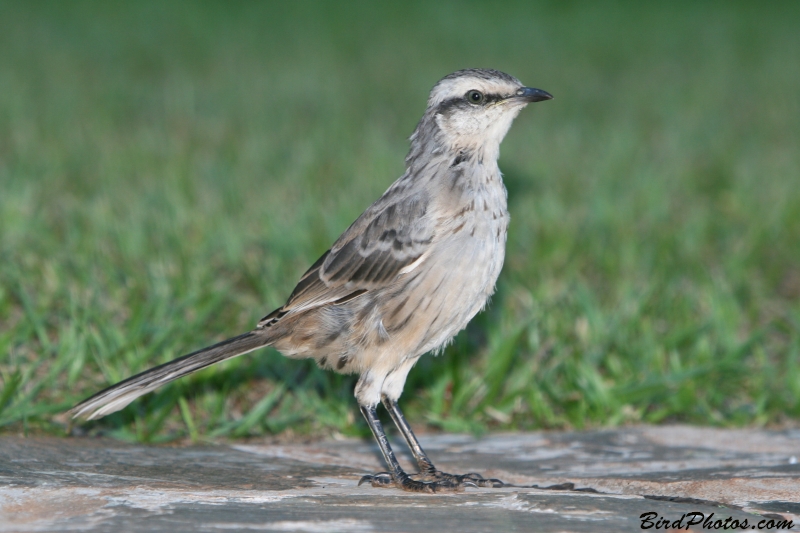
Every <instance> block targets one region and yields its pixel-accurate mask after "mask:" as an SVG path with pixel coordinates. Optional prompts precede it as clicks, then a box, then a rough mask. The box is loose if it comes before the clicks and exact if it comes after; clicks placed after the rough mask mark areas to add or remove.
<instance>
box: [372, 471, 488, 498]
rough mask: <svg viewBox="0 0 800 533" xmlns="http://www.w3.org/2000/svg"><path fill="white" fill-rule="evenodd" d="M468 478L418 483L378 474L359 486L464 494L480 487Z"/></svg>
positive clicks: (456, 477)
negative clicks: (470, 488)
mask: <svg viewBox="0 0 800 533" xmlns="http://www.w3.org/2000/svg"><path fill="white" fill-rule="evenodd" d="M447 475H449V474H447ZM469 475H471V474H467V475H466V476H469ZM466 476H450V478H444V477H443V478H441V479H434V480H430V481H428V480H424V481H417V480H415V479H411V477H410V476H408V475H407V474H405V473H402V474H401V475H400V476H397V477H395V476H392V474H391V473H390V472H378V473H377V474H372V475H368V476H364V477H362V478H361V481H359V482H358V484H359V486H360V485H362V484H363V483H369V484H370V485H372V486H373V487H378V488H388V487H397V488H398V489H402V490H404V491H406V492H427V493H429V494H434V493H441V492H463V491H464V489H465V488H466V487H478V485H477V484H476V483H475V482H473V481H472V480H471V479H469V478H467V477H466ZM479 477H480V476H479ZM459 478H464V479H459ZM481 479H483V478H481ZM484 481H485V480H484ZM495 481H496V480H495ZM485 486H491V485H485Z"/></svg>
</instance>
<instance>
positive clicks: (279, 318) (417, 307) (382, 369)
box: [71, 69, 552, 490]
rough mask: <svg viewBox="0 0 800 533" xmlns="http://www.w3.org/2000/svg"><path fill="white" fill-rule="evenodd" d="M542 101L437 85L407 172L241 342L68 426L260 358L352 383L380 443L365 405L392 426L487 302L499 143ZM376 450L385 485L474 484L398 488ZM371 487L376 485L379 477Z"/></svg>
mask: <svg viewBox="0 0 800 533" xmlns="http://www.w3.org/2000/svg"><path fill="white" fill-rule="evenodd" d="M549 98H552V97H551V96H550V95H549V94H547V93H545V92H544V91H540V90H538V89H530V88H527V87H523V85H522V84H521V83H520V82H519V81H518V80H517V79H516V78H514V77H512V76H509V75H508V74H505V73H502V72H498V71H496V70H488V69H470V70H462V71H458V72H455V73H453V74H450V75H449V76H446V77H445V78H443V79H442V80H440V81H439V83H437V84H436V85H435V86H434V88H433V90H432V91H431V95H430V97H429V99H428V106H427V109H426V110H425V113H424V115H423V117H422V119H421V120H420V122H419V124H418V125H417V128H416V130H415V131H414V133H413V135H412V136H411V148H410V150H409V153H408V156H407V158H406V172H405V173H404V174H403V176H402V177H400V179H398V180H397V181H396V182H394V183H393V184H392V185H391V186H390V187H389V189H388V190H387V191H386V192H385V193H384V194H383V196H381V197H380V198H379V199H378V200H377V201H376V202H375V203H374V204H372V205H371V206H370V207H369V208H367V210H366V211H365V212H364V213H363V214H362V215H361V216H360V217H358V219H356V221H355V222H353V224H352V225H351V226H350V227H349V228H348V229H347V230H346V231H345V232H344V233H343V234H342V236H341V237H339V239H338V240H337V241H336V242H335V243H334V244H333V246H332V247H331V249H330V250H328V251H327V252H326V253H325V254H324V255H323V256H322V257H321V258H320V259H319V260H318V261H317V262H316V263H314V265H313V266H312V267H311V268H310V269H309V270H308V271H307V272H306V273H305V274H304V275H303V276H302V278H301V279H300V281H299V282H298V284H297V286H296V287H295V289H294V291H293V292H292V294H291V296H290V297H289V299H288V300H287V302H286V303H285V304H284V305H283V306H282V307H281V308H279V309H277V310H275V311H273V312H272V313H270V314H269V315H267V316H266V317H264V318H263V319H262V320H261V321H260V322H259V323H258V325H257V326H256V328H255V329H254V330H253V331H251V332H249V333H245V334H244V335H240V336H239V337H235V338H233V339H230V340H228V341H224V342H222V343H220V344H217V345H215V346H212V347H210V348H206V349H204V350H200V351H198V352H195V353H194V354H190V355H187V356H184V357H182V358H180V359H176V360H175V361H172V362H169V363H167V364H165V365H161V366H159V367H156V368H154V369H151V370H148V371H145V372H143V373H141V374H139V375H137V376H134V377H132V378H129V379H127V380H125V381H123V382H121V383H119V384H117V385H114V386H112V387H110V388H108V389H106V390H105V391H102V392H100V393H98V394H96V395H95V396H93V397H91V398H89V399H88V400H86V401H84V402H82V403H81V404H79V405H77V406H76V407H75V408H73V409H72V411H71V412H72V414H73V415H74V416H87V417H88V418H98V417H101V416H104V415H106V414H108V413H111V412H114V411H116V410H118V409H121V408H123V407H124V406H125V405H127V404H128V403H130V402H131V401H133V400H134V399H135V398H137V397H138V396H141V395H142V394H145V393H147V392H150V391H152V390H154V389H155V388H157V387H158V386H160V385H162V384H164V383H167V382H169V381H172V380H173V379H177V378H178V377H181V376H183V375H186V374H188V373H191V372H194V371H196V370H199V369H200V368H204V367H206V366H208V365H210V364H213V363H216V362H218V361H221V360H223V359H227V358H230V357H235V356H237V355H241V354H243V353H246V352H249V351H252V350H254V349H256V348H259V347H262V346H267V345H270V346H273V347H275V348H276V349H278V350H279V351H280V352H281V353H283V354H284V355H286V356H288V357H297V358H304V357H313V358H315V359H316V360H317V362H318V364H320V365H321V366H323V367H325V368H329V369H332V370H335V371H338V372H355V373H359V374H360V379H359V381H358V384H357V385H356V391H355V393H356V398H357V400H358V403H359V404H360V405H361V406H362V410H365V409H366V411H365V417H366V418H367V421H368V423H369V424H370V427H372V429H373V431H375V432H376V436H378V437H379V433H380V434H382V431H383V430H382V429H381V428H380V426H379V422H376V421H377V418H376V417H374V416H372V415H371V414H370V413H374V409H375V407H376V406H377V404H378V403H380V402H381V401H383V402H384V405H386V407H387V409H389V410H390V412H392V413H397V416H395V414H393V418H394V419H395V421H396V422H397V420H398V418H397V417H398V416H399V419H401V420H402V414H401V413H400V412H399V408H397V405H396V400H397V399H398V398H399V397H400V394H401V392H402V389H403V385H404V383H405V380H406V376H407V374H408V371H409V370H410V369H411V367H412V366H413V365H414V363H415V362H416V361H417V359H418V358H419V357H420V356H421V355H422V354H424V353H426V352H429V351H432V350H437V349H440V348H441V347H443V346H444V345H445V344H446V343H447V342H449V341H450V340H451V339H452V338H453V336H455V335H456V333H458V332H459V331H460V330H461V329H463V328H464V327H465V326H466V325H467V323H468V322H469V320H470V319H471V318H472V317H473V316H474V315H475V314H476V313H477V312H478V311H480V310H481V309H482V308H483V306H484V305H485V304H486V302H487V300H488V298H489V296H490V295H491V294H492V292H493V291H494V286H495V282H496V280H497V277H498V275H499V273H500V270H501V268H502V265H503V258H504V253H505V241H506V230H507V227H508V221H509V215H508V211H507V209H506V190H505V187H504V186H503V182H502V178H501V174H500V170H499V168H498V167H497V157H498V155H499V146H500V142H501V141H502V139H503V137H504V136H505V134H506V132H507V131H508V128H509V127H510V126H511V123H512V121H513V120H514V118H515V117H516V116H517V114H518V113H519V111H520V110H521V109H522V108H524V107H525V105H527V104H528V103H530V102H535V101H540V100H546V99H549ZM387 402H389V403H387ZM375 423H377V424H378V426H375ZM403 423H404V420H403ZM376 428H377V429H376ZM407 429H408V428H407ZM404 434H405V435H406V436H407V438H409V439H410V438H413V434H412V433H411V432H410V429H408V432H407V433H406V432H404ZM409 434H410V435H411V437H408V435H409ZM379 442H380V438H379ZM409 443H410V444H411V445H412V451H413V450H415V445H416V448H419V451H420V452H421V448H420V447H419V444H418V443H416V441H415V440H414V442H411V440H409ZM385 444H386V447H388V442H387V443H385ZM381 446H382V450H383V451H384V455H385V456H386V459H387V463H389V464H390V467H391V468H392V473H391V479H392V483H394V484H397V485H398V486H401V487H402V488H405V489H407V490H442V489H444V488H445V487H450V488H453V487H455V488H456V489H458V488H463V484H464V482H473V483H474V482H475V481H476V479H477V478H476V479H466V480H464V479H461V480H460V481H459V480H455V478H453V477H452V476H451V478H452V479H450V478H448V479H449V481H448V479H445V478H441V479H439V478H436V479H435V480H434V481H432V482H431V483H423V482H421V481H415V480H410V479H406V481H403V480H402V479H401V478H402V477H403V476H404V475H405V473H403V472H402V470H400V471H395V469H394V467H393V466H392V461H391V459H392V458H393V456H392V457H389V456H387V450H386V449H384V446H383V444H382V445H381ZM388 453H389V454H391V449H390V448H389V449H388ZM414 453H415V456H416V455H417V452H416V451H415V452H414ZM423 456H424V453H423ZM417 458H418V462H419V461H421V462H420V465H421V466H420V468H423V467H422V464H423V463H424V464H427V465H429V466H430V468H431V469H432V468H433V466H432V464H430V461H429V460H427V457H424V461H422V459H420V457H417ZM425 461H427V463H426V462H425ZM397 468H399V466H398V467H397ZM426 468H427V467H426ZM431 472H433V470H432V471H431ZM437 472H438V471H437ZM440 474H442V473H440ZM431 475H433V474H431ZM443 475H444V474H443ZM434 477H435V476H434ZM406 478H407V476H406ZM370 481H371V482H372V483H373V485H376V486H383V485H385V484H386V483H385V482H384V480H382V479H381V478H380V476H378V477H371V478H370ZM420 483H421V485H419V484H420ZM415 484H417V485H415ZM409 487H416V488H409ZM420 487H423V488H420Z"/></svg>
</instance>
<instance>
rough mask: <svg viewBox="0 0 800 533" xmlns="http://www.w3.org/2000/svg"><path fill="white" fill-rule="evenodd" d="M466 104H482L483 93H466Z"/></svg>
mask: <svg viewBox="0 0 800 533" xmlns="http://www.w3.org/2000/svg"><path fill="white" fill-rule="evenodd" d="M467 102H469V103H470V104H480V103H481V102H483V93H482V92H480V91H469V92H468V93H467Z"/></svg>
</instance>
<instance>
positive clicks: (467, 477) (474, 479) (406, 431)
mask: <svg viewBox="0 0 800 533" xmlns="http://www.w3.org/2000/svg"><path fill="white" fill-rule="evenodd" d="M381 402H382V403H383V406H384V407H385V408H386V410H387V411H389V415H390V416H391V417H392V420H394V423H395V425H396V426H397V429H399V430H400V432H401V433H402V434H403V437H405V439H406V442H408V447H409V448H411V453H412V454H413V455H414V459H416V460H417V464H418V465H419V472H420V476H421V479H422V480H423V481H447V482H449V483H453V484H456V485H462V484H465V483H466V484H475V485H477V486H478V487H493V488H499V487H502V486H503V485H505V483H503V482H502V481H500V480H499V479H485V478H484V477H483V476H482V475H480V474H477V473H475V472H470V473H469V474H463V475H454V474H448V473H446V472H442V471H441V470H439V469H437V468H436V467H435V466H433V463H432V462H431V460H430V459H428V456H427V454H426V453H425V451H424V450H423V449H422V446H420V444H419V441H418V440H417V437H416V435H414V432H413V431H411V426H409V425H408V422H406V418H405V417H404V416H403V412H402V411H400V407H399V406H398V405H397V401H396V400H390V399H389V398H387V397H386V396H383V397H382V398H381Z"/></svg>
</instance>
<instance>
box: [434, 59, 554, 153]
mask: <svg viewBox="0 0 800 533" xmlns="http://www.w3.org/2000/svg"><path fill="white" fill-rule="evenodd" d="M551 98H553V97H552V96H551V95H550V94H549V93H547V92H545V91H543V90H541V89H533V88H530V87H525V86H524V85H522V83H521V82H520V81H519V80H518V79H516V78H515V77H513V76H509V75H508V74H505V73H504V72H500V71H497V70H490V69H467V70H459V71H458V72H454V73H453V74H450V75H449V76H445V77H444V78H442V79H441V80H440V81H439V83H437V84H436V85H435V86H434V87H433V89H432V90H431V95H430V97H429V98H428V109H427V111H426V113H425V115H426V118H427V119H428V120H429V121H431V120H432V121H434V122H435V124H436V126H438V129H439V132H440V135H438V136H437V137H438V140H439V142H443V143H444V144H446V145H447V148H449V149H451V150H452V149H455V150H467V151H473V152H482V153H483V154H484V155H487V156H490V157H491V156H493V157H494V158H495V159H496V158H497V153H498V151H499V147H500V142H501V141H502V140H503V137H505V135H506V133H507V132H508V129H509V128H510V127H511V123H512V122H513V121H514V118H516V116H517V115H518V114H519V112H520V111H521V110H522V108H524V107H525V106H526V105H528V104H529V103H531V102H540V101H542V100H550V99H551ZM429 124H430V123H429ZM420 126H422V124H420ZM431 126H432V125H431ZM420 133H421V132H420Z"/></svg>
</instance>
